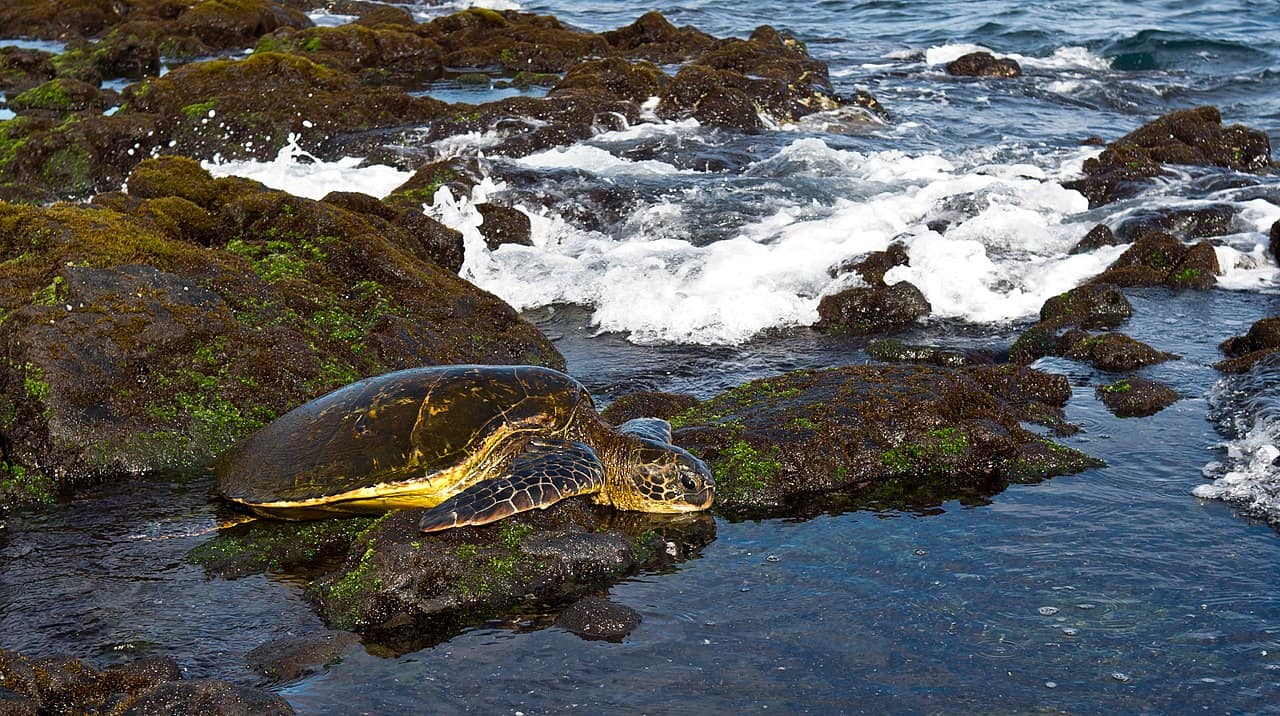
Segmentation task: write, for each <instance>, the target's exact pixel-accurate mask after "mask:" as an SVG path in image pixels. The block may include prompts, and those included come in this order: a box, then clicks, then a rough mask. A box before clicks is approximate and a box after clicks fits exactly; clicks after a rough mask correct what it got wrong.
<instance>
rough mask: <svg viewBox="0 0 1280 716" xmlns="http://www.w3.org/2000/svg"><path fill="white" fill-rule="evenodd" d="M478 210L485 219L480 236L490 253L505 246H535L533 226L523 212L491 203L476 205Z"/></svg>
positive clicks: (481, 225) (481, 224)
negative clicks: (482, 237)
mask: <svg viewBox="0 0 1280 716" xmlns="http://www.w3.org/2000/svg"><path fill="white" fill-rule="evenodd" d="M476 210H477V211H479V212H480V216H482V217H484V220H483V221H481V222H480V234H481V235H482V236H484V243H485V245H486V246H488V247H489V250H490V251H496V250H497V248H498V247H499V246H502V245H503V244H515V245H517V246H533V235H532V230H533V225H532V224H531V223H530V222H529V216H528V215H527V214H525V213H524V212H523V211H520V210H519V209H515V208H512V207H509V206H503V205H501V204H491V203H483V204H476Z"/></svg>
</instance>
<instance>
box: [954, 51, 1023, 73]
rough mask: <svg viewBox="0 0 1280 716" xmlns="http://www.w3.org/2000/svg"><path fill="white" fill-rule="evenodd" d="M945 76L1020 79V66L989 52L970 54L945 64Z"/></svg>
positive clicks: (1013, 61) (1011, 60) (1015, 62)
mask: <svg viewBox="0 0 1280 716" xmlns="http://www.w3.org/2000/svg"><path fill="white" fill-rule="evenodd" d="M947 74H949V75H954V76H958V77H1021V76H1022V65H1019V64H1018V62H1017V61H1016V60H1013V59H1010V58H1008V57H996V56H995V55H992V54H991V53H990V52H970V53H969V54H967V55H962V56H961V57H958V58H956V59H954V60H952V61H951V62H949V63H947Z"/></svg>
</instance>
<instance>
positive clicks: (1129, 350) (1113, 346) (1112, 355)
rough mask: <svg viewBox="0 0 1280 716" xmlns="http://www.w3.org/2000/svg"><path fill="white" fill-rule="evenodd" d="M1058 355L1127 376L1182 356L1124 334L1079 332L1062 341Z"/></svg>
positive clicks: (1074, 331)
mask: <svg viewBox="0 0 1280 716" xmlns="http://www.w3.org/2000/svg"><path fill="white" fill-rule="evenodd" d="M1057 355H1060V356H1063V357H1064V358H1071V359H1073V360H1081V361H1085V362H1087V363H1089V364H1090V365H1092V366H1093V367H1094V368H1097V369H1098V370H1105V371H1110V372H1114V373H1126V372H1128V371H1131V370H1134V369H1136V368H1141V367H1143V366H1148V365H1155V364H1156V363H1163V362H1165V361H1168V360H1177V359H1178V358H1179V357H1180V356H1177V355H1174V354H1173V353H1165V352H1163V351H1158V350H1156V349H1155V348H1152V347H1151V346H1149V345H1147V344H1146V343H1142V342H1141V341H1136V340H1134V339H1132V338H1130V337H1129V336H1126V335H1124V334H1123V333H1115V332H1109V333H1102V334H1100V335H1090V334H1088V333H1085V332H1084V331H1079V330H1072V331H1068V332H1067V333H1066V334H1065V335H1063V336H1062V337H1061V338H1059V339H1058V351H1057Z"/></svg>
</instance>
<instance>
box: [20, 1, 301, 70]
mask: <svg viewBox="0 0 1280 716" xmlns="http://www.w3.org/2000/svg"><path fill="white" fill-rule="evenodd" d="M290 4H291V3H285V2H273V1H272V0H184V1H183V2H148V1H142V2H140V1H137V0H133V1H130V2H103V1H102V0H71V1H69V2H66V1H62V2H46V1H43V0H18V2H7V3H5V4H4V6H3V7H0V36H4V37H39V38H41V39H46V40H68V39H73V40H74V39H75V38H85V37H98V36H103V37H105V40H104V41H113V42H114V41H119V42H122V43H129V42H133V43H138V42H145V43H146V44H147V45H148V46H152V47H155V46H160V45H163V46H164V47H165V54H166V55H168V56H171V57H184V58H190V57H196V56H207V55H212V54H214V53H216V52H218V51H220V50H230V49H243V48H245V47H248V46H251V45H252V44H253V43H254V41H255V40H257V38H258V37H259V36H261V35H264V34H266V33H269V32H271V31H273V30H275V29H277V28H280V27H305V26H307V25H310V24H311V21H310V20H309V19H308V18H307V16H306V15H305V14H304V13H303V12H302V11H301V10H299V9H297V8H295V7H290Z"/></svg>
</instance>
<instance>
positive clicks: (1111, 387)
mask: <svg viewBox="0 0 1280 716" xmlns="http://www.w3.org/2000/svg"><path fill="white" fill-rule="evenodd" d="M1096 392H1097V396H1098V399H1099V400H1101V401H1102V402H1103V404H1104V405H1106V406H1107V410H1110V411H1111V412H1112V413H1114V414H1115V415H1116V416H1117V417H1121V418H1141V417H1146V416H1149V415H1155V414H1156V413H1158V412H1160V411H1161V410H1164V409H1165V408H1167V407H1169V406H1170V405H1173V404H1174V403H1175V402H1177V400H1178V394H1177V393H1175V392H1173V390H1172V389H1171V388H1169V386H1167V385H1164V384H1163V383H1159V382H1156V381H1154V380H1148V379H1146V378H1138V377H1132V376H1131V377H1128V378H1123V379H1121V380H1118V381H1116V382H1114V383H1110V384H1107V385H1100V386H1098V389H1097V391H1096Z"/></svg>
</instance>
